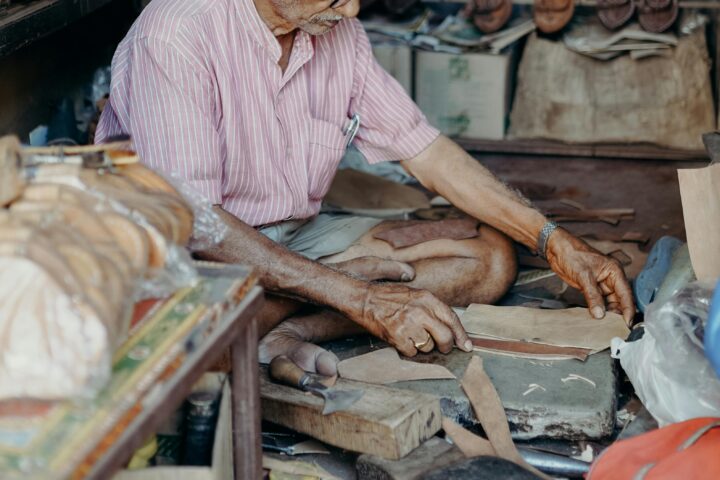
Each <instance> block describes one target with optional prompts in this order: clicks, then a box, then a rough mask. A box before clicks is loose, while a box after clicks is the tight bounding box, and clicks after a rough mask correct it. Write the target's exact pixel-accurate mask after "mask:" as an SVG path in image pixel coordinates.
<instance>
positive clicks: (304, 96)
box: [96, 0, 438, 226]
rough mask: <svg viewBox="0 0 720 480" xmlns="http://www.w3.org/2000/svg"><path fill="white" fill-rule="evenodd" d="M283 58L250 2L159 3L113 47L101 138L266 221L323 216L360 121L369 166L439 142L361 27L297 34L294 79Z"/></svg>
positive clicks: (237, 211)
mask: <svg viewBox="0 0 720 480" xmlns="http://www.w3.org/2000/svg"><path fill="white" fill-rule="evenodd" d="M280 55H281V49H280V45H279V44H278V42H277V40H276V39H275V37H274V36H273V35H272V33H271V32H270V30H269V29H268V28H267V26H266V25H265V24H264V23H263V21H262V19H261V18H260V16H259V14H258V13H257V10H256V9H255V6H254V4H253V2H252V0H153V1H152V2H151V3H150V4H149V6H148V7H147V8H146V9H145V10H144V11H143V13H142V14H141V15H140V17H139V18H138V20H137V21H136V22H135V24H134V25H133V26H132V28H131V29H130V32H129V33H128V35H127V36H126V37H125V39H124V40H123V41H122V42H121V43H120V45H119V47H118V49H117V51H116V52H115V56H114V58H113V62H112V85H111V93H110V101H109V103H108V107H107V108H106V109H105V110H104V112H103V115H102V117H101V119H100V124H99V125H98V129H97V134H96V141H97V142H103V141H104V140H105V139H107V138H108V137H110V136H113V135H118V134H130V135H131V136H132V138H133V141H134V143H135V148H136V149H137V151H138V153H139V154H140V156H141V158H142V159H143V161H144V162H145V163H147V164H149V165H150V166H151V167H154V168H156V169H158V170H160V171H166V172H168V171H172V172H177V173H178V174H180V176H182V177H183V178H185V179H186V180H187V181H188V182H189V183H190V184H191V185H193V186H194V187H195V188H196V189H197V190H198V191H200V192H201V193H203V194H204V195H205V196H206V197H207V198H208V199H209V200H210V201H211V202H213V203H214V204H221V205H222V206H223V208H225V209H226V210H227V211H229V212H230V213H232V214H234V215H235V216H237V217H238V218H240V219H241V220H243V221H245V222H246V223H248V224H250V225H253V226H258V225H264V224H268V223H272V222H277V221H282V220H287V219H291V218H292V219H302V218H308V217H311V216H313V215H315V214H317V212H318V211H319V209H320V203H321V200H322V198H323V196H324V195H325V194H326V193H327V191H328V189H329V187H330V183H331V181H332V179H333V177H334V175H335V171H336V169H337V165H338V163H339V162H340V159H341V158H342V155H343V153H344V150H345V144H346V138H345V136H344V134H343V129H344V128H345V127H347V125H348V124H349V121H350V120H349V118H350V117H351V116H352V115H353V114H356V113H357V114H359V115H360V118H361V125H360V129H359V131H358V134H357V137H356V139H355V145H356V146H357V147H358V148H359V149H360V151H361V152H362V153H363V154H364V155H365V156H366V157H367V159H368V161H370V162H371V163H372V162H379V161H382V160H402V159H409V158H412V157H414V156H415V155H417V154H418V153H420V152H421V151H422V150H424V149H425V148H426V147H427V146H428V145H429V144H430V143H431V142H432V141H433V140H434V139H435V138H436V137H437V135H438V131H437V130H436V129H434V128H433V127H431V126H429V125H428V123H427V121H426V120H425V117H424V116H423V114H422V113H421V112H420V111H419V110H418V108H417V107H416V106H415V104H414V103H413V102H412V100H411V99H410V98H408V96H407V95H406V94H405V93H404V91H403V89H402V87H401V86H400V85H399V84H398V83H397V82H396V81H395V80H394V79H393V78H392V77H390V75H389V74H387V73H386V72H385V71H384V70H383V69H382V68H381V67H380V66H379V65H378V63H377V62H376V61H375V59H374V57H373V55H372V50H371V48H370V43H369V41H368V38H367V35H366V34H365V31H364V29H363V28H362V25H361V24H360V22H359V21H357V20H356V19H350V20H343V21H341V22H340V23H339V24H338V25H337V26H336V27H335V28H334V29H333V30H331V31H330V32H328V33H327V34H325V35H322V36H314V37H313V36H310V35H308V34H306V33H304V32H298V34H297V35H296V38H295V43H294V46H293V50H292V54H291V56H290V60H289V63H288V67H287V69H286V71H285V73H282V72H281V70H280V67H279V66H278V64H277V63H278V60H279V59H280Z"/></svg>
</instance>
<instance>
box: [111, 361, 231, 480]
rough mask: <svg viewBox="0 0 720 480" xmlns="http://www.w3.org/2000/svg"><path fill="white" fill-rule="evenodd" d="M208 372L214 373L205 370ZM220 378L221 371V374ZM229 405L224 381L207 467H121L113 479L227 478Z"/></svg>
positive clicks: (194, 479)
mask: <svg viewBox="0 0 720 480" xmlns="http://www.w3.org/2000/svg"><path fill="white" fill-rule="evenodd" d="M208 375H216V374H211V373H208V374H206V376H208ZM222 377H223V378H224V375H223V376H222ZM233 471H234V464H233V439H232V407H231V392H230V382H228V381H225V382H224V384H223V390H222V399H221V400H220V412H219V414H218V420H217V426H216V427H215V441H214V444H213V453H212V465H211V466H209V467H182V466H172V467H151V468H144V469H140V470H124V471H122V472H120V473H118V474H117V475H115V476H114V477H113V480H227V479H229V478H234V476H233Z"/></svg>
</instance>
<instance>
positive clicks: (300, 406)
mask: <svg viewBox="0 0 720 480" xmlns="http://www.w3.org/2000/svg"><path fill="white" fill-rule="evenodd" d="M334 388H340V389H362V390H364V391H365V394H364V395H363V397H362V398H360V400H358V401H357V402H356V403H355V404H354V405H352V406H351V407H350V408H349V409H348V410H346V411H341V412H335V413H332V414H330V415H323V414H322V413H321V412H322V408H323V400H322V399H321V398H319V397H316V396H315V395H311V394H309V393H305V392H303V391H300V390H298V389H295V388H292V387H287V386H284V385H278V384H276V383H274V382H272V381H271V380H270V379H269V378H268V375H267V371H266V370H265V369H263V370H261V372H260V397H261V399H262V418H263V420H267V421H269V422H273V423H277V424H278V425H282V426H284V427H288V428H291V429H293V430H297V431H298V432H301V433H305V434H307V435H310V436H312V437H314V438H317V439H318V440H322V441H323V442H325V443H328V444H330V445H334V446H336V447H340V448H344V449H347V450H352V451H354V452H361V453H370V454H374V455H378V456H381V457H383V458H387V459H391V460H397V459H399V458H402V457H404V456H405V455H407V454H408V453H410V452H411V451H413V450H414V449H415V448H417V447H418V446H420V445H421V444H422V443H423V442H425V441H426V440H428V439H429V438H431V437H432V436H433V435H435V434H436V433H437V432H438V431H439V430H440V428H441V427H442V425H441V421H442V417H441V414H440V400H439V398H438V397H436V396H434V395H429V394H425V393H419V392H413V391H410V390H401V389H396V388H390V387H386V386H382V385H371V384H368V383H363V382H354V381H351V380H345V379H342V378H340V379H338V381H337V383H336V384H335V387H334Z"/></svg>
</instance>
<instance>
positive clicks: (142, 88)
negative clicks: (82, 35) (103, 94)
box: [103, 38, 224, 204]
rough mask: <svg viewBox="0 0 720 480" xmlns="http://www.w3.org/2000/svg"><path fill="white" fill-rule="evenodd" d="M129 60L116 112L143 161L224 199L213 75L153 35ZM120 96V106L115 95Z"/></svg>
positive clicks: (139, 42)
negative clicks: (121, 97)
mask: <svg viewBox="0 0 720 480" xmlns="http://www.w3.org/2000/svg"><path fill="white" fill-rule="evenodd" d="M124 63H125V66H126V68H127V69H128V70H127V71H126V72H123V75H122V77H123V79H124V80H123V82H122V85H119V86H118V87H117V88H114V89H113V90H112V91H111V95H110V107H111V108H112V112H111V114H112V115H114V116H115V117H116V119H117V123H118V124H119V125H120V126H121V128H122V130H123V133H127V134H130V135H131V137H132V140H133V143H134V146H135V149H136V150H137V152H138V153H139V155H140V158H141V159H142V161H143V163H145V164H147V165H149V166H150V167H153V168H155V169H157V170H159V171H161V172H166V173H173V174H176V175H178V176H180V177H181V178H182V179H183V180H185V181H186V182H187V183H188V184H190V185H191V186H192V187H194V189H195V190H197V191H198V192H199V193H201V194H203V195H204V196H205V197H206V198H207V199H208V200H210V201H211V202H212V203H214V204H220V203H222V177H223V161H224V160H223V156H222V155H223V151H224V149H223V147H222V142H221V140H220V136H219V133H218V131H219V130H218V124H219V122H218V120H217V118H218V112H216V111H215V108H216V107H215V92H214V87H213V81H212V76H211V75H210V74H209V73H208V72H207V71H206V70H205V69H204V66H203V65H202V64H201V63H200V62H198V61H196V60H194V59H193V57H192V56H189V55H188V54H187V53H184V52H183V51H182V50H181V49H180V48H178V47H176V46H174V45H172V44H170V43H168V42H165V41H162V40H157V39H152V38H142V39H138V40H136V41H135V44H134V45H133V46H132V48H131V49H129V51H128V58H126V59H124ZM120 67H122V66H120ZM113 73H115V65H114V66H113ZM120 96H124V97H125V98H124V100H123V101H122V102H118V103H119V104H121V106H120V107H116V106H115V105H114V104H113V98H115V97H120ZM103 115H105V112H103Z"/></svg>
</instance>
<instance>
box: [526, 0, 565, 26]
mask: <svg viewBox="0 0 720 480" xmlns="http://www.w3.org/2000/svg"><path fill="white" fill-rule="evenodd" d="M574 12H575V2H574V0H534V3H533V19H534V20H535V24H536V25H537V28H538V30H540V31H541V32H543V33H555V32H559V31H560V30H562V29H563V28H564V27H565V25H567V24H568V22H570V20H571V19H572V17H573V13H574Z"/></svg>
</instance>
